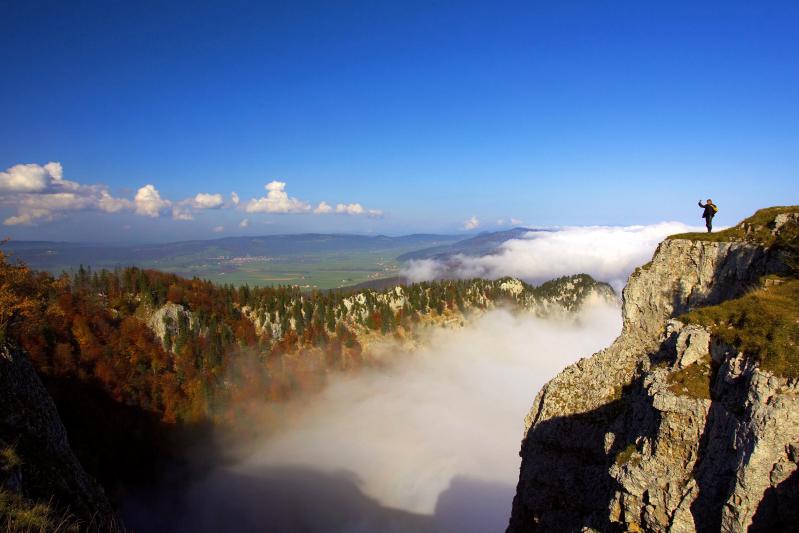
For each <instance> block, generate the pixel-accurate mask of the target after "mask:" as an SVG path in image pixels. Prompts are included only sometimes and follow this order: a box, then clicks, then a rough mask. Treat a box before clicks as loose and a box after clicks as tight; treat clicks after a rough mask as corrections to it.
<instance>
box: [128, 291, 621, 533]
mask: <svg viewBox="0 0 799 533" xmlns="http://www.w3.org/2000/svg"><path fill="white" fill-rule="evenodd" d="M620 328H621V316H620V310H619V308H618V307H617V306H614V305H612V304H609V303H607V302H602V301H590V302H588V303H587V304H586V305H585V306H584V308H583V311H582V312H581V313H580V314H579V315H577V316H575V317H573V318H570V319H563V318H560V319H540V318H536V317H534V316H532V315H529V314H521V315H518V314H513V313H511V312H509V311H506V310H495V311H491V312H489V313H487V314H485V315H483V316H481V317H480V318H477V319H475V320H474V321H472V322H471V323H469V324H468V325H467V326H466V327H464V328H460V329H455V330H445V329H436V330H432V331H431V332H430V333H429V336H428V338H426V339H425V341H424V342H423V343H422V347H420V348H419V349H417V350H415V351H413V352H411V353H407V352H400V351H398V350H396V349H395V348H394V347H392V346H391V345H386V346H384V347H383V350H382V354H383V355H382V356H383V357H384V358H385V361H386V363H387V364H386V366H385V367H383V368H379V369H371V370H368V371H362V372H360V373H359V374H357V375H354V376H350V377H345V376H338V377H336V376H333V377H332V378H331V382H330V384H329V385H328V386H327V387H326V388H325V390H324V391H322V392H321V393H320V394H318V395H316V396H314V397H313V398H312V399H311V401H310V402H307V404H306V405H305V406H304V407H302V408H300V409H298V410H293V412H294V413H296V414H294V415H293V416H292V417H291V419H290V420H289V421H287V422H286V423H285V424H284V425H283V426H282V427H280V428H279V430H278V431H277V433H275V434H272V435H270V436H269V437H268V438H266V439H264V440H263V442H260V443H259V444H258V445H257V446H256V447H255V449H254V451H252V452H251V453H250V454H249V455H247V456H246V457H243V458H242V459H241V460H240V462H238V463H236V464H234V465H232V466H228V467H220V468H218V469H216V470H214V471H213V472H212V473H211V474H210V475H208V476H207V477H206V478H204V479H203V480H201V481H199V482H198V483H195V484H194V485H193V486H191V487H189V488H188V489H186V490H181V491H179V493H171V494H160V495H158V496H157V498H155V499H156V500H157V501H149V502H145V503H142V502H139V503H138V504H136V503H132V504H129V505H128V507H127V512H126V519H128V521H129V522H131V525H133V526H134V527H138V528H139V529H141V530H142V531H220V530H231V531H232V530H236V531H286V532H289V531H310V532H322V531H341V532H370V531H431V532H444V531H466V532H486V531H502V530H504V528H505V527H506V525H507V520H508V516H509V514H510V507H511V503H512V499H513V494H514V492H515V486H516V482H517V479H518V468H519V462H520V459H519V455H518V452H519V449H520V443H521V439H522V437H523V421H524V417H525V415H526V414H527V412H528V411H529V409H530V407H531V405H532V403H533V399H534V397H535V394H536V393H537V392H538V390H539V389H540V387H541V386H542V385H543V384H544V383H545V382H546V381H547V380H548V379H550V378H551V377H553V376H554V375H555V374H556V373H557V372H559V371H560V370H561V369H562V368H563V367H565V366H566V365H568V364H570V363H572V362H574V361H576V360H577V359H579V358H580V357H585V356H589V355H591V354H592V353H593V352H595V351H597V350H599V349H601V348H602V347H604V346H607V345H608V344H610V342H611V341H612V340H613V339H614V338H615V337H616V336H617V334H618V333H619V331H620ZM145 511H146V513H145ZM131 517H133V519H132V520H131Z"/></svg>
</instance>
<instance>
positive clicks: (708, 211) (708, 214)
mask: <svg viewBox="0 0 799 533" xmlns="http://www.w3.org/2000/svg"><path fill="white" fill-rule="evenodd" d="M699 207H703V208H704V209H705V212H704V213H702V218H713V217H714V216H716V210H715V209H713V208H714V207H716V204H703V203H702V202H699Z"/></svg>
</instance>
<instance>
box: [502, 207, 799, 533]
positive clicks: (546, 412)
mask: <svg viewBox="0 0 799 533" xmlns="http://www.w3.org/2000/svg"><path fill="white" fill-rule="evenodd" d="M796 211H799V209H797V210H796ZM780 214H784V213H780ZM777 216H780V215H777ZM753 218H754V217H753ZM775 218H776V217H775V216H772V217H771V219H770V220H769V221H768V224H769V228H771V231H772V232H775V234H776V233H778V232H780V231H796V226H797V220H796V218H795V217H793V216H788V217H785V216H782V217H780V219H779V220H776V221H775ZM750 225H751V224H750ZM739 228H743V229H741V231H740V233H741V234H744V235H745V234H747V230H746V221H745V223H742V225H741V226H740V227H739ZM731 233H732V232H731ZM749 233H750V234H751V233H752V232H749ZM734 235H737V233H734ZM789 270H790V267H789V261H788V253H787V252H786V251H785V249H784V248H781V247H778V246H772V245H768V244H764V243H763V242H758V240H757V239H751V238H750V239H747V238H730V239H725V238H716V239H715V240H703V238H702V236H699V235H695V236H686V238H674V239H669V240H666V241H664V242H663V243H661V245H660V246H659V247H658V249H657V251H656V253H655V255H654V257H653V259H652V262H651V263H649V264H647V265H645V266H643V267H641V268H639V269H637V270H636V271H635V272H634V273H633V274H632V276H631V277H630V279H629V281H628V284H627V287H626V288H625V290H624V294H623V299H624V303H623V314H624V326H623V330H622V334H621V335H620V336H619V337H618V339H617V340H616V341H615V342H614V343H613V344H612V345H611V346H610V347H609V348H607V349H605V350H603V351H601V352H599V353H597V354H595V355H594V356H592V357H590V358H587V359H582V360H580V361H578V362H577V363H575V364H573V365H571V366H569V367H568V368H566V369H565V370H564V371H563V372H561V373H560V374H559V375H558V376H556V377H555V378H554V379H553V380H552V381H550V382H549V383H547V384H546V385H545V386H544V387H543V388H542V390H541V391H540V392H539V393H538V395H537V396H536V399H535V402H534V405H533V408H532V409H531V411H530V413H529V415H528V416H527V418H526V421H525V438H524V440H523V442H522V449H521V452H520V454H521V456H522V466H521V471H520V476H519V483H518V487H517V493H516V496H515V498H514V502H513V511H512V515H511V518H510V525H509V528H508V531H510V532H520V531H585V530H597V531H719V530H721V531H745V530H747V528H751V529H753V530H758V528H759V529H760V530H774V529H775V528H776V529H777V530H779V529H780V528H781V527H783V525H784V524H790V523H795V522H791V520H792V519H793V515H795V514H797V511H796V510H795V509H796V507H797V503H799V491H797V488H799V481H797V478H798V477H799V474H798V473H797V461H799V383H798V380H797V379H792V378H790V377H782V376H779V375H776V374H775V373H773V372H767V371H764V370H762V369H761V368H760V367H759V365H758V364H757V361H756V360H754V359H753V358H751V357H748V356H747V354H744V353H739V352H738V351H737V350H736V349H735V348H734V347H733V346H730V345H728V344H725V343H723V342H721V341H720V340H719V339H718V338H716V336H715V335H713V333H712V332H711V331H710V330H708V329H706V328H705V327H702V326H698V325H693V324H691V325H687V324H684V323H682V322H680V321H679V320H676V319H675V318H676V317H678V316H680V315H682V314H683V313H686V312H688V311H690V310H692V309H696V308H700V307H704V306H711V305H716V304H720V303H722V302H726V301H729V300H732V299H736V298H739V297H741V296H742V295H743V294H744V293H746V291H748V290H749V289H751V288H752V287H755V286H758V284H759V283H760V281H759V280H760V279H761V278H762V277H763V276H767V275H771V274H783V275H784V274H787V273H788V272H789ZM797 327H799V326H797Z"/></svg>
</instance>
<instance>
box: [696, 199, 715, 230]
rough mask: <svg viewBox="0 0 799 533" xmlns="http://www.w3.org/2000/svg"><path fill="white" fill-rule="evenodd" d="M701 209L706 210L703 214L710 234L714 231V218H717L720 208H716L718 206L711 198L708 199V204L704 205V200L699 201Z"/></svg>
mask: <svg viewBox="0 0 799 533" xmlns="http://www.w3.org/2000/svg"><path fill="white" fill-rule="evenodd" d="M699 207H701V208H702V209H704V210H705V212H704V213H702V218H704V219H705V227H707V232H708V233H710V232H711V231H713V217H714V216H716V213H718V211H719V208H718V207H716V204H714V203H713V200H711V199H710V198H708V199H707V203H706V204H703V203H702V200H699Z"/></svg>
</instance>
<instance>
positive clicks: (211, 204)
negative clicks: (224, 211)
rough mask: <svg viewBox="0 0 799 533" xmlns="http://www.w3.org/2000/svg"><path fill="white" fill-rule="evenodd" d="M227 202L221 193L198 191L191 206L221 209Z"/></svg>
mask: <svg viewBox="0 0 799 533" xmlns="http://www.w3.org/2000/svg"><path fill="white" fill-rule="evenodd" d="M224 204H225V201H224V200H223V199H222V195H221V194H208V193H204V192H201V193H198V194H197V196H195V197H194V200H193V201H192V204H191V206H192V207H194V208H195V209H219V208H220V207H222V206H223V205H224Z"/></svg>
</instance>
